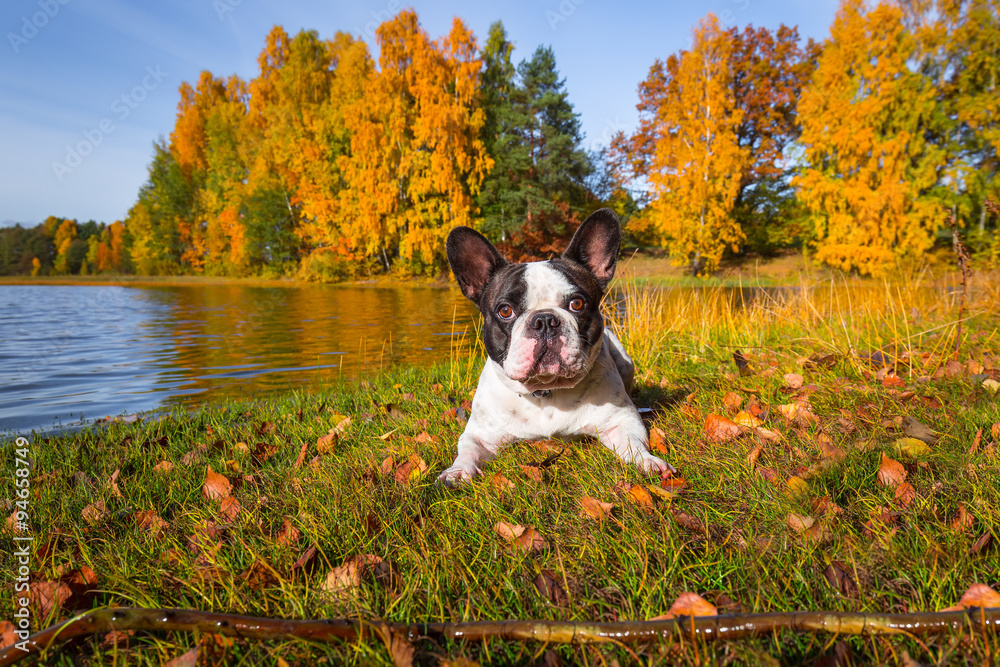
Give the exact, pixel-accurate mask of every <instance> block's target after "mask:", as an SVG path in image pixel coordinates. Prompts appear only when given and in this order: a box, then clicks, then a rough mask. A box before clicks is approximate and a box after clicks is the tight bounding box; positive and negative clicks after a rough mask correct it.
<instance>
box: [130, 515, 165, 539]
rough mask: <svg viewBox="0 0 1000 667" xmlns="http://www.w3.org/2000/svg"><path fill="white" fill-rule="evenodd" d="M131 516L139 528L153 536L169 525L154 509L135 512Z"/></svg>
mask: <svg viewBox="0 0 1000 667" xmlns="http://www.w3.org/2000/svg"><path fill="white" fill-rule="evenodd" d="M133 518H134V519H135V525H136V527H137V528H138V529H139V530H141V531H142V532H144V533H150V534H151V535H154V536H156V535H159V534H160V533H162V532H163V530H164V529H165V528H167V526H169V525H170V524H168V523H167V522H166V521H164V520H163V519H161V518H160V517H159V516H158V515H157V514H156V510H145V511H142V512H136V513H135V515H134V517H133Z"/></svg>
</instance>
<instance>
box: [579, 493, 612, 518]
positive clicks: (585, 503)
mask: <svg viewBox="0 0 1000 667" xmlns="http://www.w3.org/2000/svg"><path fill="white" fill-rule="evenodd" d="M614 506H615V504H614V503H605V502H602V501H600V500H598V499H597V498H591V497H590V496H584V497H583V498H581V499H580V507H581V510H580V516H581V517H590V518H591V519H597V520H598V521H603V520H604V519H606V518H607V517H608V516H610V515H611V509H612V508H613V507H614Z"/></svg>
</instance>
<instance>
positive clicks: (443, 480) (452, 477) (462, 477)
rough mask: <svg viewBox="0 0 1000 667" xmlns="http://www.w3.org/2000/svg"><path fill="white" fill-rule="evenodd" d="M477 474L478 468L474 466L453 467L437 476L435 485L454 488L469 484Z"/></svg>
mask: <svg viewBox="0 0 1000 667" xmlns="http://www.w3.org/2000/svg"><path fill="white" fill-rule="evenodd" d="M478 474H479V468H477V467H476V466H463V465H453V466H451V467H450V468H448V469H447V470H445V471H444V472H443V473H441V474H440V475H438V478H437V483H438V484H444V485H445V486H450V487H452V488H454V487H456V486H458V485H459V484H464V483H466V482H471V481H472V478H473V477H475V476H476V475H478Z"/></svg>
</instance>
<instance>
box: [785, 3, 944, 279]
mask: <svg viewBox="0 0 1000 667" xmlns="http://www.w3.org/2000/svg"><path fill="white" fill-rule="evenodd" d="M915 49H916V43H915V40H914V38H913V36H912V34H911V33H910V32H909V31H908V30H907V29H906V26H905V25H904V21H903V12H902V11H901V9H900V8H899V6H897V5H892V4H888V3H885V2H883V3H880V4H878V5H876V6H875V7H873V8H872V9H870V10H868V9H866V8H865V6H864V4H863V3H862V1H861V0H845V1H844V2H843V3H842V4H841V6H840V8H839V10H838V12H837V16H836V19H835V20H834V23H833V26H832V28H831V31H830V39H829V41H828V42H827V43H826V45H825V47H824V49H823V53H822V55H821V56H820V59H819V64H818V67H817V69H816V72H815V74H814V75H813V80H812V83H811V84H810V86H809V87H808V88H807V89H806V91H805V92H804V93H803V95H802V99H801V100H800V102H799V119H800V121H801V123H802V128H803V130H802V136H801V142H802V144H803V147H804V160H805V163H806V166H805V168H804V170H803V172H802V175H801V176H800V177H799V178H797V179H796V185H797V188H798V192H799V197H800V198H801V200H802V202H803V203H804V205H805V206H806V207H807V208H808V210H809V213H810V218H811V222H812V224H813V225H814V229H815V237H816V258H817V259H818V260H820V261H822V262H825V263H827V264H830V265H831V266H834V267H838V268H841V269H843V270H857V271H858V272H860V273H864V274H880V273H882V272H884V271H885V270H886V269H887V268H888V267H889V266H891V265H892V264H893V262H895V261H897V260H898V259H900V258H902V257H906V256H919V255H920V254H922V253H923V252H924V251H926V250H927V249H928V248H930V246H931V245H932V243H933V239H934V233H935V232H936V231H937V229H938V228H939V227H940V225H941V223H942V220H943V209H942V206H941V204H940V202H939V200H938V198H937V197H935V196H934V194H933V193H932V190H933V189H934V187H935V186H936V185H937V183H938V180H939V174H940V170H941V169H942V167H943V165H944V150H943V148H942V147H941V146H939V145H935V144H934V143H933V142H932V140H931V139H932V137H933V136H934V124H935V122H936V117H935V114H936V108H935V90H934V86H933V85H932V83H931V82H930V81H929V80H928V78H927V77H926V76H924V75H923V74H922V73H920V72H919V71H914V69H911V67H910V66H909V65H910V62H911V59H912V58H913V57H914V55H915Z"/></svg>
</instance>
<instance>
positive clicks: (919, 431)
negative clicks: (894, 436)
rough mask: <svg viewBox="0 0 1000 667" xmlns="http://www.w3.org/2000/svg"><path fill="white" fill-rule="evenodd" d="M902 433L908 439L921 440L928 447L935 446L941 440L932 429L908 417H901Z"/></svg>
mask: <svg viewBox="0 0 1000 667" xmlns="http://www.w3.org/2000/svg"><path fill="white" fill-rule="evenodd" d="M903 431H904V432H905V433H906V435H908V436H909V437H911V438H916V439H917V440H923V441H924V442H926V443H927V444H928V445H936V444H937V442H938V440H940V439H941V436H940V435H938V434H937V433H935V432H934V430H933V429H932V428H930V427H929V426H927V425H926V424H923V423H921V422H920V421H919V420H917V419H916V418H914V417H910V416H906V417H903Z"/></svg>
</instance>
